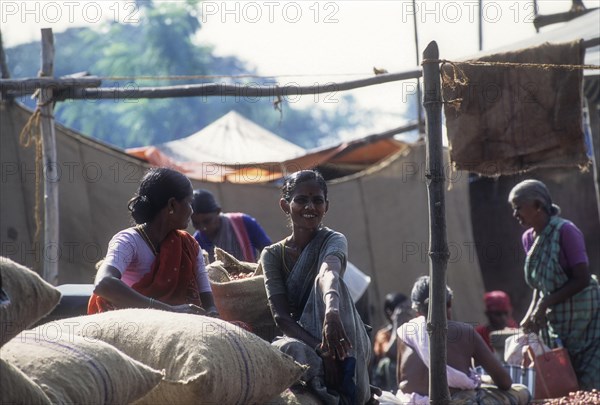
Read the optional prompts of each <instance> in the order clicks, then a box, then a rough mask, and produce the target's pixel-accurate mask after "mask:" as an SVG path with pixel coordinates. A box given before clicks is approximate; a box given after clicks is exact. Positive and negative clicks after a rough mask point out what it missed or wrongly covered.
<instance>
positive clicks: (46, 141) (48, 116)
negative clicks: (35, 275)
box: [38, 28, 59, 285]
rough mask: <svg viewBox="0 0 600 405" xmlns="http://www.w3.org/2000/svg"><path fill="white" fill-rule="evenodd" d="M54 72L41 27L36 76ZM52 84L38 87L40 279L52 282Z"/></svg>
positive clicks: (49, 40) (55, 250)
mask: <svg viewBox="0 0 600 405" xmlns="http://www.w3.org/2000/svg"><path fill="white" fill-rule="evenodd" d="M53 74H54V36H53V34H52V29H51V28H43V29H42V69H41V70H40V76H45V77H52V75H53ZM52 93H53V90H52V87H45V88H40V92H39V95H38V106H39V108H40V114H41V119H40V132H41V135H42V162H43V167H44V243H43V245H42V246H41V249H42V257H43V260H44V267H43V273H42V275H43V278H44V280H46V281H47V282H49V283H50V284H52V285H56V284H57V283H58V254H59V247H58V235H59V228H58V226H59V222H58V208H59V207H58V181H59V178H58V172H57V169H58V166H57V162H56V136H55V134H54V106H53V99H52Z"/></svg>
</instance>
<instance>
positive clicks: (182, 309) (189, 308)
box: [171, 304, 206, 315]
mask: <svg viewBox="0 0 600 405" xmlns="http://www.w3.org/2000/svg"><path fill="white" fill-rule="evenodd" d="M171 311H172V312H178V313H180V314H193V315H206V311H205V310H204V309H202V308H201V307H199V306H198V305H194V304H181V305H171Z"/></svg>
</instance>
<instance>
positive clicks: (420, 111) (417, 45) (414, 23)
mask: <svg viewBox="0 0 600 405" xmlns="http://www.w3.org/2000/svg"><path fill="white" fill-rule="evenodd" d="M412 4H413V29H414V34H415V57H416V62H417V66H419V64H420V57H421V54H420V52H419V30H418V26H417V2H416V0H413V2H412ZM417 100H418V101H417V124H418V125H419V134H420V133H421V132H423V131H422V130H423V120H422V119H421V117H422V116H423V108H422V106H421V82H420V81H419V78H417Z"/></svg>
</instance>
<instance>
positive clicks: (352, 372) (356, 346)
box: [261, 170, 371, 404]
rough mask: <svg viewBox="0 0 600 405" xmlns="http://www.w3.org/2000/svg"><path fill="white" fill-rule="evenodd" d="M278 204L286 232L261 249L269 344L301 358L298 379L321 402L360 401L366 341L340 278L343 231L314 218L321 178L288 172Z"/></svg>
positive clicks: (320, 211) (320, 212)
mask: <svg viewBox="0 0 600 405" xmlns="http://www.w3.org/2000/svg"><path fill="white" fill-rule="evenodd" d="M279 205H280V207H281V209H282V210H283V212H284V213H285V214H286V215H287V216H288V218H289V219H290V222H291V227H292V234H291V235H290V236H288V237H287V238H285V239H283V240H282V241H280V242H277V243H275V244H273V245H271V246H268V247H266V248H265V249H264V250H263V252H262V255H261V263H262V267H263V270H264V278H265V288H266V291H267V297H268V299H269V304H270V307H271V312H272V315H273V318H274V320H275V323H276V324H277V326H278V327H279V328H280V329H281V331H282V332H283V334H284V336H282V337H278V338H276V339H275V341H274V342H273V345H274V346H276V347H277V348H279V349H280V350H281V351H283V352H284V353H287V354H289V355H290V356H292V357H293V358H294V359H295V360H296V361H297V362H299V363H301V364H305V365H308V369H307V370H306V372H305V373H304V375H303V376H302V382H303V383H304V384H305V386H306V387H307V389H308V390H310V391H311V392H312V393H314V394H316V395H317V396H318V397H319V398H320V399H321V400H322V401H323V402H324V403H326V404H365V403H367V402H369V400H370V398H371V392H370V386H369V376H368V364H369V360H370V357H371V343H370V340H369V337H368V335H367V331H366V328H365V325H364V323H363V322H362V320H361V318H360V316H359V314H358V312H357V310H356V308H355V306H354V303H353V301H352V298H351V297H350V294H349V292H348V289H347V288H346V285H345V284H344V282H343V280H342V276H343V274H344V271H345V269H346V263H347V256H348V244H347V241H346V237H345V236H344V235H343V234H341V233H339V232H336V231H333V230H331V229H328V228H326V227H324V226H322V220H323V217H324V216H325V213H326V212H327V210H328V209H329V201H328V200H327V184H326V183H325V180H324V179H323V177H322V176H321V174H320V173H318V172H316V171H313V170H303V171H299V172H296V173H294V174H292V175H290V176H289V177H288V178H286V180H285V183H284V184H283V187H282V193H281V199H280V201H279Z"/></svg>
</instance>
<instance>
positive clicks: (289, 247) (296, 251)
mask: <svg viewBox="0 0 600 405" xmlns="http://www.w3.org/2000/svg"><path fill="white" fill-rule="evenodd" d="M286 247H287V248H288V249H289V250H293V251H294V252H293V253H292V252H291V251H290V252H289V253H287V256H292V257H291V260H292V263H294V264H295V263H296V261H297V259H298V248H297V247H294V246H289V245H286V240H285V239H284V240H283V245H282V246H281V260H282V261H283V268H284V269H285V271H286V272H287V273H290V271H291V270H290V269H289V268H288V266H287V263H286V260H285V257H286ZM292 267H293V266H292Z"/></svg>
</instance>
